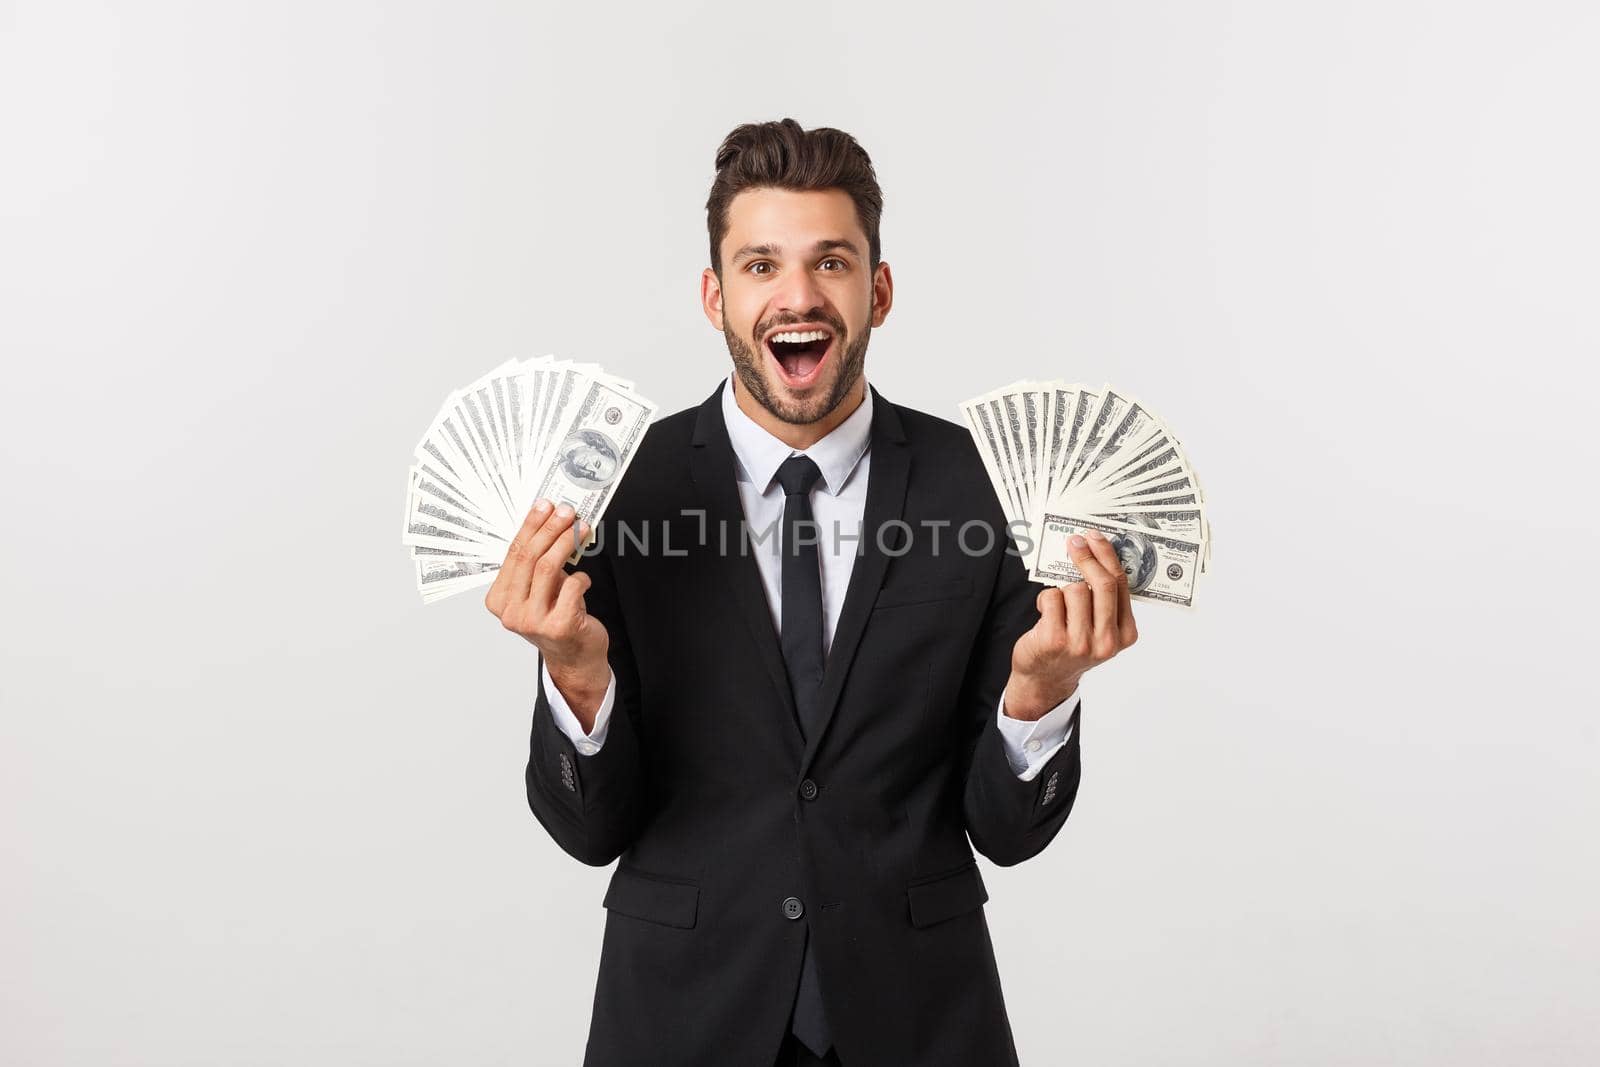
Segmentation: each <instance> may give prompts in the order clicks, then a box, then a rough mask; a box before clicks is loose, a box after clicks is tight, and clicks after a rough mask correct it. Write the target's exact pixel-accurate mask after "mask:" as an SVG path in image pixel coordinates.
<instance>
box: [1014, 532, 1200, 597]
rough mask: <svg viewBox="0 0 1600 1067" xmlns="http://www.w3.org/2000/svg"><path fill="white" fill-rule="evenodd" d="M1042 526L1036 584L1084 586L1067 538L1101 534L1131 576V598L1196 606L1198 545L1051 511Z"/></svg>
mask: <svg viewBox="0 0 1600 1067" xmlns="http://www.w3.org/2000/svg"><path fill="white" fill-rule="evenodd" d="M1042 527H1043V528H1042V532H1041V535H1040V538H1039V554H1038V558H1037V560H1036V561H1035V563H1034V566H1033V570H1032V572H1031V573H1030V574H1029V577H1030V578H1032V579H1033V580H1034V581H1037V582H1043V583H1045V584H1046V585H1065V584H1066V583H1068V582H1081V581H1082V580H1083V575H1082V574H1080V573H1079V571H1078V568H1077V567H1076V566H1075V565H1074V564H1073V562H1072V556H1071V553H1070V550H1069V548H1068V544H1067V539H1068V538H1070V537H1071V536H1072V535H1074V534H1079V535H1083V534H1087V533H1088V531H1090V530H1099V531H1100V532H1101V533H1103V534H1105V535H1106V538H1107V539H1108V540H1110V542H1111V546H1112V547H1113V548H1114V549H1116V552H1117V558H1118V559H1119V560H1120V561H1121V562H1122V569H1123V572H1124V573H1125V574H1127V576H1128V593H1129V595H1131V596H1133V597H1134V598H1136V599H1140V600H1159V601H1163V602H1165V603H1168V604H1178V605H1180V606H1182V607H1186V608H1187V607H1193V606H1194V594H1195V578H1196V577H1197V576H1198V575H1199V573H1200V553H1201V546H1200V544H1199V542H1197V541H1191V540H1187V539H1184V538H1180V537H1173V536H1170V535H1168V534H1164V533H1159V532H1157V531H1155V530H1141V529H1137V528H1134V527H1129V526H1125V525H1123V524H1121V523H1116V522H1111V521H1106V520H1096V519H1087V518H1071V517H1068V516H1065V515H1055V514H1052V513H1050V512H1046V513H1045V515H1044V518H1043V524H1042Z"/></svg>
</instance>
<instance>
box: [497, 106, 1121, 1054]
mask: <svg viewBox="0 0 1600 1067" xmlns="http://www.w3.org/2000/svg"><path fill="white" fill-rule="evenodd" d="M881 210H882V196H881V193H880V192H879V190H878V185H877V182H876V179H875V176H874V174H873V170H872V165H871V162H870V160H869V159H868V157H867V155H866V153H865V152H864V151H862V149H861V148H860V146H859V145H857V144H856V142H855V141H854V140H853V139H852V138H850V137H849V136H848V135H846V134H843V133H841V132H840V131H838V130H832V129H827V128H819V129H815V130H811V131H805V130H803V129H802V128H801V127H800V126H799V125H798V124H797V123H795V122H794V121H793V120H792V119H785V120H783V121H782V122H773V123H764V124H751V125H744V126H740V127H738V128H737V129H735V130H734V131H733V132H732V133H730V134H729V135H728V137H727V139H726V140H725V141H724V142H723V144H722V146H721V149H720V150H719V151H718V154H717V177H716V179H715V182H714V184H713V187H712V191H711V196H710V199H709V201H708V203H707V216H708V226H709V230H710V238H711V264H712V265H711V267H710V268H708V269H707V270H706V271H705V272H704V275H703V276H702V281H701V295H702V304H703V307H704V311H705V314H706V317H707V318H708V319H709V320H710V322H711V324H712V325H713V326H714V327H715V328H717V329H719V330H721V331H722V333H723V336H724V338H725V339H726V342H727V345H728V350H729V352H730V353H731V355H732V357H733V367H734V370H733V374H732V375H731V376H730V377H729V378H728V379H727V380H726V381H724V382H722V383H720V384H719V385H718V388H717V390H716V391H715V392H713V393H712V394H711V396H710V397H709V398H707V399H706V400H705V401H704V402H703V403H701V404H699V405H697V406H696V407H691V408H688V409H685V410H683V411H680V412H677V413H676V414H673V415H671V416H669V417H666V418H663V419H660V420H659V421H658V422H657V423H656V424H655V425H653V426H652V427H651V429H650V432H649V433H648V435H647V436H646V437H645V439H644V441H643V442H642V444H641V446H640V450H639V453H638V455H637V456H636V457H635V458H634V460H633V463H632V465H631V466H630V467H629V469H628V472H627V474H626V476H625V477H624V479H623V482H622V484H621V485H620V486H619V487H618V490H617V493H616V495H615V497H614V499H613V500H612V503H611V505H610V507H609V509H608V511H607V514H606V517H605V519H604V520H603V521H602V523H601V524H600V528H599V529H598V530H597V531H595V533H596V542H595V545H594V546H591V551H590V552H588V553H586V554H585V555H584V557H583V558H582V559H581V560H579V561H578V563H577V564H576V565H575V567H573V569H572V570H571V571H570V572H569V571H568V570H567V569H566V568H565V567H564V566H563V564H564V561H565V560H566V559H567V558H568V557H569V555H570V554H571V552H572V551H573V549H574V547H575V545H576V544H579V543H581V540H582V538H583V537H585V536H586V535H587V534H588V531H587V530H586V529H584V528H583V527H582V524H579V526H578V527H577V528H574V526H573V516H572V515H571V513H570V511H569V510H568V509H566V508H565V507H563V508H560V509H557V510H555V511H552V510H551V509H550V507H549V505H548V503H547V502H544V501H540V502H538V503H536V504H535V506H534V508H533V509H532V511H531V512H530V513H529V515H528V517H527V520H526V522H525V523H524V524H523V526H522V529H521V531H520V532H519V533H518V535H517V538H516V540H515V542H514V543H513V545H512V546H511V550H510V551H509V552H508V553H507V556H506V559H505V563H504V565H503V566H502V568H501V570H500V572H499V574H498V576H497V578H496V581H495V583H494V585H493V587H492V588H491V589H490V591H489V593H488V595H487V597H486V604H487V606H488V608H489V610H490V611H491V612H492V613H493V614H495V615H496V616H497V617H498V618H499V620H500V622H501V624H502V625H503V626H504V627H506V628H507V629H509V630H511V631H513V632H515V633H518V634H520V635H522V636H523V637H525V638H526V639H527V640H529V641H530V642H532V643H533V644H534V645H535V646H536V647H537V648H538V649H539V652H540V654H541V655H540V660H541V667H540V671H539V688H538V695H537V698H536V701H535V705H534V712H533V731H532V738H531V744H530V754H529V760H528V768H527V791H528V802H529V805H530V806H531V808H532V810H533V813H534V815H535V816H537V818H538V819H539V821H540V823H541V824H542V825H543V826H544V827H545V829H546V830H547V831H548V832H549V833H550V835H551V836H552V837H553V838H554V839H555V841H556V842H557V843H558V844H559V845H560V846H561V848H562V849H564V850H565V851H566V852H568V853H569V854H571V855H573V856H574V857H576V858H578V859H579V860H582V861H583V862H585V863H589V864H594V865H597V866H598V865H603V864H608V863H610V862H611V861H612V860H614V859H618V858H619V857H620V859H621V862H620V863H619V864H618V866H617V869H616V871H615V872H614V873H613V875H612V878H611V882H610V885H609V888H608V889H607V892H606V895H605V900H604V904H605V906H606V908H607V909H609V912H608V915H607V919H606V928H605V937H604V943H603V945H602V948H601V957H600V969H599V977H598V981H597V984H596V989H595V998H594V1012H593V1017H592V1019H591V1022H590V1029H589V1039H588V1048H587V1053H586V1057H585V1061H584V1062H585V1063H586V1064H588V1065H590V1067H611V1065H617V1067H623V1065H626V1067H642V1065H650V1067H675V1065H691V1064H693V1065H730V1067H745V1065H749V1067H768V1065H771V1064H833V1065H839V1064H843V1065H844V1067H893V1065H949V1067H973V1065H980V1064H981V1065H989V1064H1015V1063H1016V1062H1017V1054H1016V1049H1015V1046H1014V1044H1013V1041H1012V1035H1011V1029H1010V1025H1009V1022H1008V1020H1007V1017H1006V1012H1005V1005H1004V1001H1003V998H1002V995H1001V988H1000V980H999V975H998V972H997V968H996V963H995V958H994V950H993V946H992V944H991V941H990V938H989V931H988V926H987V923H986V921H985V919H984V914H983V909H982V905H983V903H984V902H985V901H986V900H987V899H988V893H987V890H986V889H985V887H984V885H983V880H982V878H981V876H980V874H979V871H978V868H977V865H976V861H975V859H974V857H973V849H974V848H975V849H976V850H977V851H979V852H982V853H983V854H984V855H985V856H987V857H988V858H989V859H990V860H992V861H993V862H995V863H997V864H1001V865H1011V864H1015V863H1019V862H1021V861H1022V860H1025V859H1028V858H1029V857H1031V856H1034V855H1036V854H1037V853H1038V852H1039V851H1040V850H1041V849H1043V848H1044V847H1045V846H1046V845H1047V844H1049V842H1050V841H1051V839H1052V838H1053V837H1054V836H1055V835H1056V833H1057V831H1059V830H1060V828H1061V825H1062V823H1063V822H1064V821H1065V820H1066V817H1067V813H1068V811H1069V810H1070V809H1071V807H1072V802H1073V799H1074V797H1075V796H1076V793H1077V787H1078V780H1079V736H1080V732H1081V731H1080V727H1079V724H1078V722H1077V715H1078V703H1079V698H1078V692H1077V689H1078V682H1079V679H1080V678H1081V677H1082V676H1083V674H1084V673H1085V672H1086V671H1087V670H1089V669H1090V668H1091V667H1092V666H1094V665H1095V664H1097V663H1102V662H1104V661H1105V660H1107V659H1109V658H1111V657H1112V656H1114V655H1116V654H1117V653H1118V652H1119V651H1121V650H1122V649H1124V648H1127V647H1128V646H1129V645H1131V644H1133V642H1134V641H1135V640H1136V638H1137V630H1136V627H1135V624H1134V619H1133V613H1132V610H1131V606H1130V602H1129V596H1128V587H1127V578H1126V575H1125V574H1124V571H1123V568H1122V566H1121V565H1120V562H1119V560H1118V557H1117V553H1116V551H1115V549H1114V548H1113V547H1112V545H1111V544H1110V543H1109V542H1107V541H1105V540H1103V539H1099V540H1089V541H1079V542H1078V543H1075V544H1074V545H1072V546H1071V554H1072V557H1073V560H1074V562H1075V563H1076V564H1077V566H1078V567H1079V569H1080V571H1081V572H1082V573H1083V575H1084V576H1085V581H1083V582H1081V583H1073V584H1072V585H1069V586H1067V587H1066V588H1065V589H1056V588H1043V589H1041V588H1040V587H1039V586H1035V585H1030V584H1029V582H1028V580H1027V576H1026V572H1025V570H1024V568H1023V565H1022V563H1021V561H1020V559H1019V557H1018V556H1017V554H1016V548H1015V546H1014V545H1013V543H1012V541H1011V539H1010V538H1008V536H1007V533H1006V530H1005V526H1004V522H1005V520H1004V517H1003V515H1002V513H1001V511H1000V508H999V504H998V502H997V501H996V500H995V498H994V493H993V491H992V490H991V488H990V486H989V483H988V480H987V478H986V476H985V473H984V469H983V465H982V461H981V460H980V458H979V455H978V452H977V450H976V448H975V447H974V446H973V444H972V441H971V439H970V438H969V437H968V435H967V433H966V431H965V430H963V429H962V428H960V427H959V426H957V425H956V424H954V423H952V422H950V421H948V420H945V419H940V418H936V417H934V416H931V415H927V414H923V413H921V412H917V411H913V410H911V409H909V408H904V407H900V406H899V405H896V404H894V403H892V402H890V401H888V400H887V399H885V398H884V397H883V396H882V395H881V394H880V393H878V392H877V391H876V390H875V389H874V388H872V387H870V386H869V385H868V384H867V382H866V380H865V378H864V377H863V363H864V360H865V356H866V350H867V341H868V338H869V336H870V334H871V329H872V327H874V326H879V325H881V324H882V323H883V321H884V318H885V316H886V315H887V314H888V312H889V308H890V305H891V301H892V295H893V282H892V279H891V276H890V271H889V265H888V264H887V263H884V262H882V260H881V256H880V245H879V239H878V220H879V216H880V214H881ZM984 531H988V537H987V538H985V537H984V536H982V533H983V532H984ZM773 532H776V533H777V536H776V537H771V536H769V535H770V534H772V533H773ZM969 840H970V844H969Z"/></svg>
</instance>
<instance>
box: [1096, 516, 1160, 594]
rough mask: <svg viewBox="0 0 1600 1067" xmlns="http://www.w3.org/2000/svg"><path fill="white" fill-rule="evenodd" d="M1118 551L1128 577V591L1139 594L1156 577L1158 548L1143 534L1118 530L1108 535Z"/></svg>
mask: <svg viewBox="0 0 1600 1067" xmlns="http://www.w3.org/2000/svg"><path fill="white" fill-rule="evenodd" d="M1106 536H1107V537H1108V538H1110V540H1111V547H1112V548H1115V549H1116V550H1117V558H1118V559H1119V560H1121V561H1122V570H1123V573H1124V574H1126V575H1127V576H1128V591H1129V592H1133V593H1137V592H1139V591H1140V590H1141V589H1143V588H1145V587H1146V586H1147V585H1149V584H1150V580H1151V579H1152V578H1154V577H1155V576H1156V546H1155V545H1153V544H1151V543H1150V539H1149V538H1147V537H1145V536H1144V535H1143V534H1137V533H1129V532H1127V531H1123V530H1116V531H1113V532H1111V533H1108V534H1107V535H1106Z"/></svg>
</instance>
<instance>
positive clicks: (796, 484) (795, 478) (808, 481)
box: [778, 456, 822, 496]
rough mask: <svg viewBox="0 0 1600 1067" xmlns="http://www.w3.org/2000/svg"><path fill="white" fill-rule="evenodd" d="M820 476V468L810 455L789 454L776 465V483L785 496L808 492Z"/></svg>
mask: <svg viewBox="0 0 1600 1067" xmlns="http://www.w3.org/2000/svg"><path fill="white" fill-rule="evenodd" d="M820 477H822V470H821V468H819V467H818V466H817V464H816V461H815V460H813V459H812V458H811V457H810V456H790V457H789V458H788V459H786V460H784V461H783V462H782V463H781V464H779V466H778V483H779V484H780V485H782V486H783V492H784V495H785V496H794V495H795V494H796V493H801V494H804V493H809V492H811V487H812V486H813V485H816V484H817V479H818V478H820Z"/></svg>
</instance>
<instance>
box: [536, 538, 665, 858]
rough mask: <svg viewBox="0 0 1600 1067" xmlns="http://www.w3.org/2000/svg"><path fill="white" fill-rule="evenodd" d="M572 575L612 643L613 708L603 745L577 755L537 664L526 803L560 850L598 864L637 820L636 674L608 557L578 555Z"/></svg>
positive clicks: (616, 851)
mask: <svg viewBox="0 0 1600 1067" xmlns="http://www.w3.org/2000/svg"><path fill="white" fill-rule="evenodd" d="M603 543H604V542H603ZM574 570H581V571H584V572H586V573H587V574H588V575H589V577H590V579H591V580H592V584H591V585H590V586H589V590H588V592H587V593H586V594H585V595H584V605H585V607H586V609H587V610H588V612H589V614H590V615H592V616H593V617H594V618H595V619H597V620H599V621H600V622H601V623H602V624H604V626H605V628H606V633H607V635H608V636H609V638H610V646H609V651H608V653H607V658H608V659H609V660H610V663H611V673H612V677H613V683H614V686H615V694H614V701H615V703H614V706H613V708H612V711H611V716H610V721H609V724H608V728H607V732H606V738H605V744H604V745H602V746H600V749H599V751H597V752H595V753H593V754H591V755H583V754H580V753H579V752H578V749H577V746H576V745H574V743H573V741H572V738H570V737H568V736H567V734H566V733H565V732H563V731H562V729H561V728H560V726H559V725H558V724H557V722H556V719H555V716H554V714H553V713H552V712H551V708H550V696H549V694H548V693H547V692H546V691H545V683H544V673H545V672H544V670H543V669H542V664H541V669H540V670H539V671H538V672H536V673H537V674H538V676H539V678H538V687H539V691H538V696H537V697H536V698H535V700H534V705H533V733H532V737H531V738H530V741H529V749H528V769H527V774H526V778H527V787H528V806H529V807H530V808H532V809H533V814H534V816H535V817H536V818H537V819H538V820H539V822H540V824H541V825H542V826H543V827H544V828H545V830H546V832H548V833H549V834H550V836H551V838H553V839H554V840H555V842H556V844H557V845H560V846H561V848H562V850H563V851H564V852H566V853H567V854H568V855H570V856H573V857H574V858H576V859H578V860H580V861H582V862H584V863H587V864H589V865H591V866H595V867H604V866H605V865H606V864H608V863H610V862H611V861H612V860H614V859H616V858H617V857H618V856H620V855H622V853H623V852H625V851H627V848H628V846H629V845H630V844H631V843H632V842H633V839H634V838H635V837H636V836H637V834H638V832H639V827H640V822H641V819H640V816H641V812H642V809H643V795H644V783H643V781H642V780H641V778H642V768H641V762H640V759H639V677H638V671H637V668H636V667H635V664H634V659H633V650H632V646H631V644H630V642H629V640H628V630H627V626H626V625H625V624H624V622H623V618H622V611H621V607H620V602H619V600H618V598H617V589H616V580H615V577H614V569H613V567H612V564H611V561H610V559H609V558H608V557H607V555H606V552H605V551H604V550H602V551H598V552H594V553H592V554H590V555H586V556H583V557H582V558H581V559H579V561H578V562H577V564H576V565H575V566H574ZM559 695H560V694H557V696H559Z"/></svg>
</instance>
